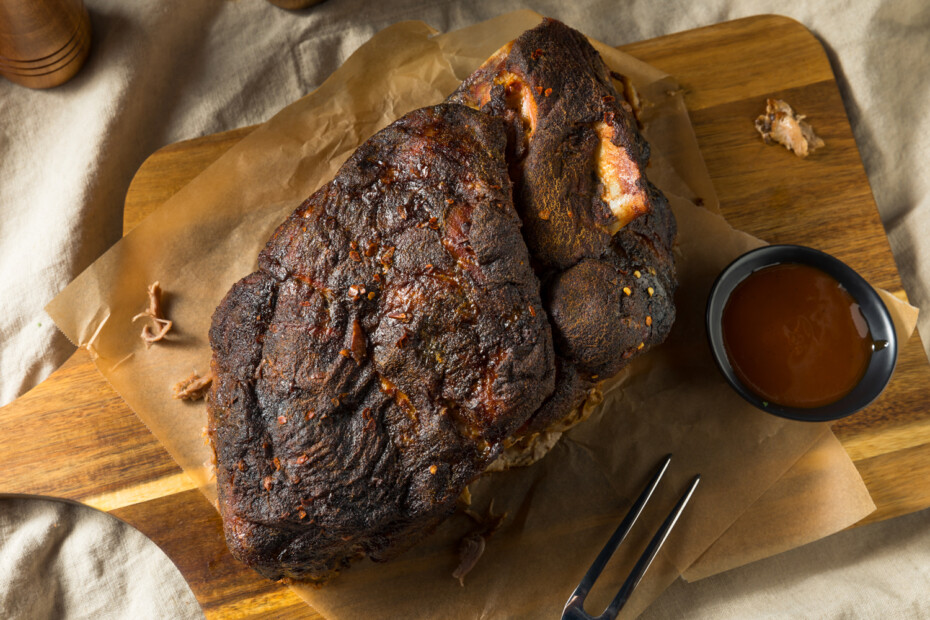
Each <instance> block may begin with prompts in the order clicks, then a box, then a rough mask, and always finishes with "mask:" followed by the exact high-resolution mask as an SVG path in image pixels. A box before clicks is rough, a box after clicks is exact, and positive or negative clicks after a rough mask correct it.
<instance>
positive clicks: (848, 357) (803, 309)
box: [722, 263, 872, 408]
mask: <svg viewBox="0 0 930 620" xmlns="http://www.w3.org/2000/svg"><path fill="white" fill-rule="evenodd" d="M722 327H723V344H724V348H725V349H726V353H727V357H728V359H729V360H730V364H731V366H732V367H733V370H734V372H735V373H736V376H737V377H738V378H739V379H740V381H742V382H743V384H744V385H745V386H746V387H747V388H749V389H750V390H752V391H753V392H755V393H756V394H757V395H758V396H760V397H761V398H763V399H764V400H766V401H769V402H772V403H777V404H779V405H783V406H786V407H801V408H812V407H821V406H824V405H829V404H830V403H833V402H836V401H837V400H839V399H840V398H842V397H843V396H845V395H846V394H848V393H849V392H850V391H851V390H852V389H853V388H854V387H855V386H856V384H857V383H858V382H859V380H860V379H861V378H862V376H863V375H864V374H865V370H866V367H867V366H868V364H869V358H870V357H871V355H872V337H871V334H870V333H869V328H868V325H867V324H866V322H865V318H863V316H862V313H861V311H860V310H859V305H858V304H857V303H856V301H855V300H854V299H853V298H852V296H851V295H850V294H849V293H848V292H847V291H846V290H844V289H843V288H842V287H841V286H840V284H839V282H837V281H836V280H835V279H834V278H833V277H831V276H830V275H828V274H826V273H825V272H823V271H821V270H820V269H817V268H815V267H810V266H808V265H801V264H794V263H786V264H780V265H773V266H771V267H765V268H763V269H759V270H758V271H755V272H753V273H752V274H750V275H749V276H748V277H746V279H745V280H743V281H742V282H740V283H739V284H738V285H737V286H736V288H735V289H734V290H733V292H732V293H731V294H730V297H729V298H728V299H727V303H726V306H725V307H724V309H723V318H722Z"/></svg>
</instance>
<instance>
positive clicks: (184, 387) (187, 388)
mask: <svg viewBox="0 0 930 620" xmlns="http://www.w3.org/2000/svg"><path fill="white" fill-rule="evenodd" d="M212 383H213V373H212V372H208V373H207V374H205V375H204V376H202V377H201V376H200V375H198V374H197V373H196V372H192V373H191V376H189V377H188V378H187V379H184V380H183V381H179V382H178V383H176V384H175V386H174V397H175V398H176V399H178V400H200V399H202V398H206V396H207V390H208V389H210V385H211V384H212Z"/></svg>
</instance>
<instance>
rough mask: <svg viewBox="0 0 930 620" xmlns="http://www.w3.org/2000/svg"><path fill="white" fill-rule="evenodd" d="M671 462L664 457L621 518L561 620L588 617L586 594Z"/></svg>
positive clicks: (571, 598) (668, 458) (563, 612)
mask: <svg viewBox="0 0 930 620" xmlns="http://www.w3.org/2000/svg"><path fill="white" fill-rule="evenodd" d="M671 461H672V455H671V454H669V455H666V457H665V459H663V461H662V464H661V465H660V466H659V471H658V472H656V474H655V475H654V476H653V477H652V480H651V481H650V482H649V484H648V485H647V486H646V488H645V489H643V492H642V493H641V494H640V496H639V498H637V500H636V502H635V503H634V504H633V505H632V506H631V507H630V510H629V511H628V512H627V513H626V516H625V517H623V521H622V522H621V523H620V525H619V526H617V529H616V530H615V531H614V533H613V535H612V536H611V537H610V540H608V541H607V544H606V545H604V548H603V549H601V552H600V553H599V554H597V558H595V559H594V563H593V564H591V568H589V569H588V572H586V573H585V575H584V577H583V578H582V579H581V583H579V584H578V587H577V588H575V591H574V592H572V595H571V596H570V597H568V602H566V603H565V607H564V609H563V611H562V618H563V619H568V618H589V617H590V616H588V615H587V614H586V613H585V612H584V600H585V598H586V597H587V596H588V592H589V591H590V590H591V587H592V586H593V585H594V581H595V580H596V579H597V578H598V577H599V576H600V574H601V572H602V571H603V570H604V567H605V566H607V562H608V561H609V560H610V558H611V557H612V556H613V554H614V552H615V551H616V550H617V547H619V546H620V543H622V542H623V541H624V539H626V537H627V534H629V533H630V530H631V529H632V528H633V525H634V524H635V523H636V520H637V519H638V518H639V515H640V514H642V512H643V508H644V507H645V506H646V502H648V501H649V498H650V497H652V493H653V491H655V490H656V487H657V486H658V485H659V481H660V480H662V476H663V475H664V474H665V471H666V470H667V469H668V465H669V463H670V462H671ZM647 568H648V567H647ZM644 572H645V571H644ZM573 610H577V611H580V612H581V615H578V614H577V613H572V611H573Z"/></svg>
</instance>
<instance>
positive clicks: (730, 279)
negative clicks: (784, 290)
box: [705, 244, 898, 422]
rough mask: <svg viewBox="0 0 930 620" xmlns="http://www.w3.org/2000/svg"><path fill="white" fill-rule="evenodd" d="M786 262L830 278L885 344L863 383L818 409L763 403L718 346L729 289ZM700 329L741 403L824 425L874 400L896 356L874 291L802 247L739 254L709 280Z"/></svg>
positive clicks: (836, 262)
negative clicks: (836, 283) (734, 369)
mask: <svg viewBox="0 0 930 620" xmlns="http://www.w3.org/2000/svg"><path fill="white" fill-rule="evenodd" d="M785 263H789V264H802V265H808V266H811V267H815V268H817V269H820V270H821V271H824V272H825V273H827V274H828V275H830V276H832V277H833V278H834V279H835V280H837V281H838V282H839V283H840V285H841V286H842V287H843V288H844V289H845V290H846V291H847V292H848V293H849V294H850V295H851V296H852V298H853V299H854V300H855V301H856V303H858V304H859V308H860V310H861V312H862V315H863V317H864V318H865V320H866V323H867V324H868V326H869V331H870V332H871V334H872V338H873V340H874V341H876V342H880V341H885V342H886V343H887V344H886V346H885V347H883V348H881V349H879V350H876V351H874V352H873V353H872V356H871V358H870V359H869V364H868V366H867V367H866V371H865V373H864V374H863V376H862V379H860V380H859V382H858V383H857V384H856V386H855V387H853V389H852V390H851V391H850V392H849V393H847V394H846V395H845V396H843V397H842V398H840V399H839V400H837V401H834V402H832V403H830V404H828V405H823V406H821V407H811V408H802V407H788V406H785V405H779V404H777V403H771V402H768V401H765V400H764V399H762V398H761V397H759V396H758V395H756V394H755V393H754V392H753V391H752V390H750V389H749V388H748V387H746V386H745V385H744V384H743V383H742V382H741V381H740V380H739V378H738V377H737V376H736V373H735V372H734V371H733V367H732V366H731V365H730V361H729V358H728V357H727V354H726V350H725V348H724V346H723V334H722V327H721V320H722V317H723V309H724V307H725V306H726V302H727V301H728V300H729V297H730V295H731V294H732V292H733V290H734V289H735V288H736V287H737V286H738V285H739V284H740V283H741V282H742V281H743V280H745V279H746V278H747V277H749V276H750V275H751V274H752V273H754V272H755V271H758V270H760V269H764V268H766V267H771V266H774V265H779V264H785ZM705 329H706V334H707V339H708V343H709V345H710V349H711V352H712V354H713V358H714V362H715V363H716V364H717V368H718V369H719V370H720V372H721V373H722V374H723V376H724V378H725V379H726V381H727V383H729V384H730V386H731V387H732V388H733V389H734V390H735V391H736V392H737V393H738V394H739V395H740V396H742V397H743V399H745V400H746V401H748V402H749V403H750V404H752V405H753V406H755V407H756V408H758V409H760V410H762V411H765V412H766V413H771V414H773V415H777V416H780V417H783V418H787V419H790V420H798V421H802V422H829V421H832V420H838V419H840V418H844V417H846V416H849V415H852V414H854V413H856V412H857V411H860V410H862V409H864V408H865V407H867V406H868V405H869V404H871V403H872V402H873V401H874V400H875V399H876V398H878V396H879V395H880V394H881V393H882V391H883V390H884V389H885V386H887V385H888V382H889V381H890V380H891V376H892V374H893V373H894V369H895V366H896V364H897V358H898V339H897V334H896V333H895V328H894V322H893V320H892V319H891V314H890V313H889V312H888V308H887V307H885V304H884V302H882V299H881V297H879V295H878V293H877V292H876V290H875V289H874V288H873V287H872V286H871V285H870V284H869V283H868V282H866V280H865V279H864V278H863V277H862V276H860V275H859V274H858V273H857V272H856V271H855V270H854V269H853V268H852V267H850V266H849V265H847V264H846V263H844V262H843V261H841V260H840V259H838V258H836V257H835V256H832V255H830V254H827V253H826V252H822V251H820V250H817V249H814V248H811V247H807V246H802V245H791V244H778V245H766V246H762V247H760V248H756V249H754V250H750V251H748V252H746V253H744V254H741V255H740V256H738V257H737V258H736V259H734V260H733V261H732V262H731V263H730V264H729V265H727V266H726V267H725V268H724V269H723V270H722V271H721V272H720V274H719V275H718V276H717V278H716V279H715V280H714V283H713V285H712V286H711V289H710V293H709V294H708V296H707V306H706V310H705Z"/></svg>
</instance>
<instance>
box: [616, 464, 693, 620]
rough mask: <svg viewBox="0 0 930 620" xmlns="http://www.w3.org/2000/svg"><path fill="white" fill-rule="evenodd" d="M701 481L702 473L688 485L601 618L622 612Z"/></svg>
mask: <svg viewBox="0 0 930 620" xmlns="http://www.w3.org/2000/svg"><path fill="white" fill-rule="evenodd" d="M700 481H701V476H700V474H698V475H697V476H695V477H694V479H693V480H692V481H691V485H690V486H689V487H688V490H687V491H685V493H684V495H682V496H681V499H679V500H678V503H677V504H675V508H673V509H672V511H671V512H670V513H669V515H668V517H666V518H665V522H664V523H663V524H662V527H660V528H659V531H658V532H656V534H655V536H653V537H652V540H651V541H650V542H649V546H648V547H646V550H645V551H643V554H642V555H641V556H639V560H638V561H637V562H636V566H634V567H633V571H632V572H631V573H630V576H629V577H627V578H626V581H625V582H623V586H621V587H620V591H619V592H617V595H616V596H615V597H614V600H613V601H612V602H611V603H610V605H609V606H608V607H607V610H606V611H605V612H604V613H603V614H602V615H601V618H604V619H605V620H613V618H616V617H617V614H618V613H620V610H621V609H623V606H624V605H625V604H626V602H627V600H628V599H629V598H630V595H631V594H633V590H634V589H635V588H636V586H638V585H639V582H640V581H641V580H642V578H643V575H645V574H646V571H647V570H649V566H650V565H651V564H652V561H653V560H654V559H655V557H656V555H658V553H659V550H660V549H661V548H662V545H663V544H665V540H666V539H667V538H668V535H669V534H670V533H671V532H672V528H673V527H675V524H676V523H677V522H678V517H680V516H681V513H682V512H683V511H684V509H685V506H687V505H688V501H689V500H690V499H691V496H692V495H693V494H694V490H695V489H696V488H697V485H698V483H699V482H700Z"/></svg>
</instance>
